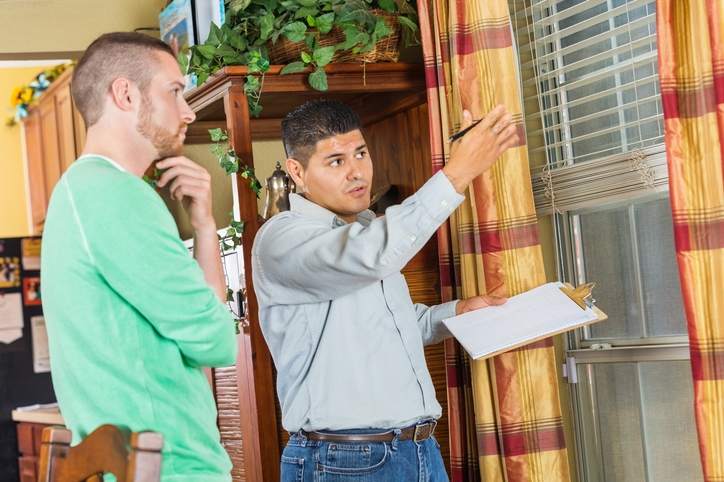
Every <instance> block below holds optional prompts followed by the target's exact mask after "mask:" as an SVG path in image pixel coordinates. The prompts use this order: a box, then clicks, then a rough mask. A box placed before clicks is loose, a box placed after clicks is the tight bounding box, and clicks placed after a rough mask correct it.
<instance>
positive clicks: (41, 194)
mask: <svg viewBox="0 0 724 482" xmlns="http://www.w3.org/2000/svg"><path fill="white" fill-rule="evenodd" d="M23 129H24V132H25V152H26V155H27V159H26V160H27V163H28V185H29V186H30V211H31V213H32V217H33V233H34V234H38V233H39V232H40V230H41V229H42V227H43V222H44V221H45V211H46V210H47V209H48V197H47V195H46V193H45V167H44V166H43V139H42V135H41V130H40V113H39V112H38V111H37V110H32V111H31V112H30V114H29V115H28V117H27V118H25V120H24V121H23Z"/></svg>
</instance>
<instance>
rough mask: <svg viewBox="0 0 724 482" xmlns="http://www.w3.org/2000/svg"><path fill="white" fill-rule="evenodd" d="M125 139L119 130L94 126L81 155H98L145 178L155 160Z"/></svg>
mask: <svg viewBox="0 0 724 482" xmlns="http://www.w3.org/2000/svg"><path fill="white" fill-rule="evenodd" d="M124 137H126V136H124V135H122V133H121V132H119V131H118V129H112V128H110V127H107V126H100V125H94V126H92V127H91V128H90V129H88V133H87V136H86V142H85V145H84V146H83V152H82V153H81V155H89V154H96V155H99V156H104V157H107V158H109V159H112V160H113V161H114V162H116V163H117V164H118V165H119V166H121V167H122V168H123V169H125V170H126V171H128V172H130V173H131V174H134V175H136V176H138V177H143V174H144V173H145V172H146V170H147V169H148V167H149V166H150V165H151V164H152V163H153V161H154V159H153V158H152V157H151V156H149V155H148V154H147V153H144V152H142V150H141V149H139V148H138V147H137V146H134V145H133V144H134V143H133V142H128V141H127V139H124Z"/></svg>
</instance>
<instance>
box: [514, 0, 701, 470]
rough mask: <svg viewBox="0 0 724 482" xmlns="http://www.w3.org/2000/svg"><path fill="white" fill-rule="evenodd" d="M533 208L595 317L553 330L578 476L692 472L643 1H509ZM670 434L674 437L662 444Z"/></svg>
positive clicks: (684, 341)
mask: <svg viewBox="0 0 724 482" xmlns="http://www.w3.org/2000/svg"><path fill="white" fill-rule="evenodd" d="M509 4H510V11H511V19H512V22H513V31H514V34H515V38H516V42H515V43H516V46H517V48H518V57H519V59H520V74H521V75H520V77H521V83H522V93H523V99H522V101H523V106H524V117H525V124H526V130H527V135H528V147H529V154H530V158H531V166H532V169H533V172H532V175H533V182H534V195H535V201H536V208H537V210H538V214H539V216H544V215H551V216H552V223H553V226H554V228H555V229H554V231H555V233H556V239H555V243H556V252H557V257H558V273H559V277H560V279H562V280H565V281H569V282H571V283H573V284H580V283H584V282H588V281H594V282H596V283H597V287H596V289H595V290H594V296H595V297H596V299H597V305H598V306H600V307H601V308H602V309H603V310H604V311H605V312H606V313H607V314H608V315H609V320H607V321H606V322H603V323H600V324H595V325H592V326H590V327H587V328H585V329H581V330H577V331H576V332H575V333H573V334H571V335H569V336H568V339H567V363H566V374H567V377H568V380H569V383H570V387H571V390H570V393H571V400H572V405H573V407H572V413H573V414H574V425H575V433H576V456H577V468H578V479H579V480H580V481H582V482H583V481H586V482H604V481H606V482H608V481H610V482H629V481H630V482H641V481H648V482H662V481H663V482H668V481H680V480H687V481H697V480H702V475H701V467H700V461H699V454H698V448H697V442H696V429H695V424H694V414H693V383H692V380H691V367H690V362H689V350H688V338H687V333H686V324H685V318H684V310H683V306H682V300H681V290H680V286H679V275H678V271H677V266H676V258H675V252H674V243H673V227H672V221H671V210H670V206H669V201H668V193H667V190H668V173H667V170H666V154H665V149H664V146H663V141H664V139H663V132H664V131H663V114H662V112H663V111H662V107H661V100H660V94H659V82H658V75H657V72H658V69H657V50H656V9H655V7H656V2H655V0H628V1H627V0H509ZM670 440H676V444H671V443H668V441H670Z"/></svg>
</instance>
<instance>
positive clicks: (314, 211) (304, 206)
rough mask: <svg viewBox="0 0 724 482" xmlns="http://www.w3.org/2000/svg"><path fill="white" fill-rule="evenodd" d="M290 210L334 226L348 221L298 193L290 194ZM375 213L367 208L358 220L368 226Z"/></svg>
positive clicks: (358, 216) (342, 224) (359, 215)
mask: <svg viewBox="0 0 724 482" xmlns="http://www.w3.org/2000/svg"><path fill="white" fill-rule="evenodd" d="M289 206H290V211H292V212H295V213H299V214H301V215H302V216H306V217H310V218H315V219H320V220H322V221H324V222H327V223H329V224H330V225H331V226H333V227H338V226H344V225H345V224H347V222H346V221H345V220H343V219H340V218H339V217H337V215H336V214H334V213H333V212H332V211H330V210H328V209H326V208H323V207H322V206H320V205H319V204H316V203H313V202H312V201H310V200H309V199H307V198H305V197H304V196H301V195H299V194H296V193H291V194H289ZM375 217H376V216H375V213H373V212H372V211H370V210H369V209H366V210H364V211H362V212H361V213H359V214H358V215H357V222H359V223H361V224H363V225H364V226H367V225H369V224H370V222H372V220H373V219H375Z"/></svg>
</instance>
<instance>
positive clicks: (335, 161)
mask: <svg viewBox="0 0 724 482" xmlns="http://www.w3.org/2000/svg"><path fill="white" fill-rule="evenodd" d="M329 165H330V166H332V167H337V166H341V165H342V159H335V160H333V161H332V162H330V163H329Z"/></svg>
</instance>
